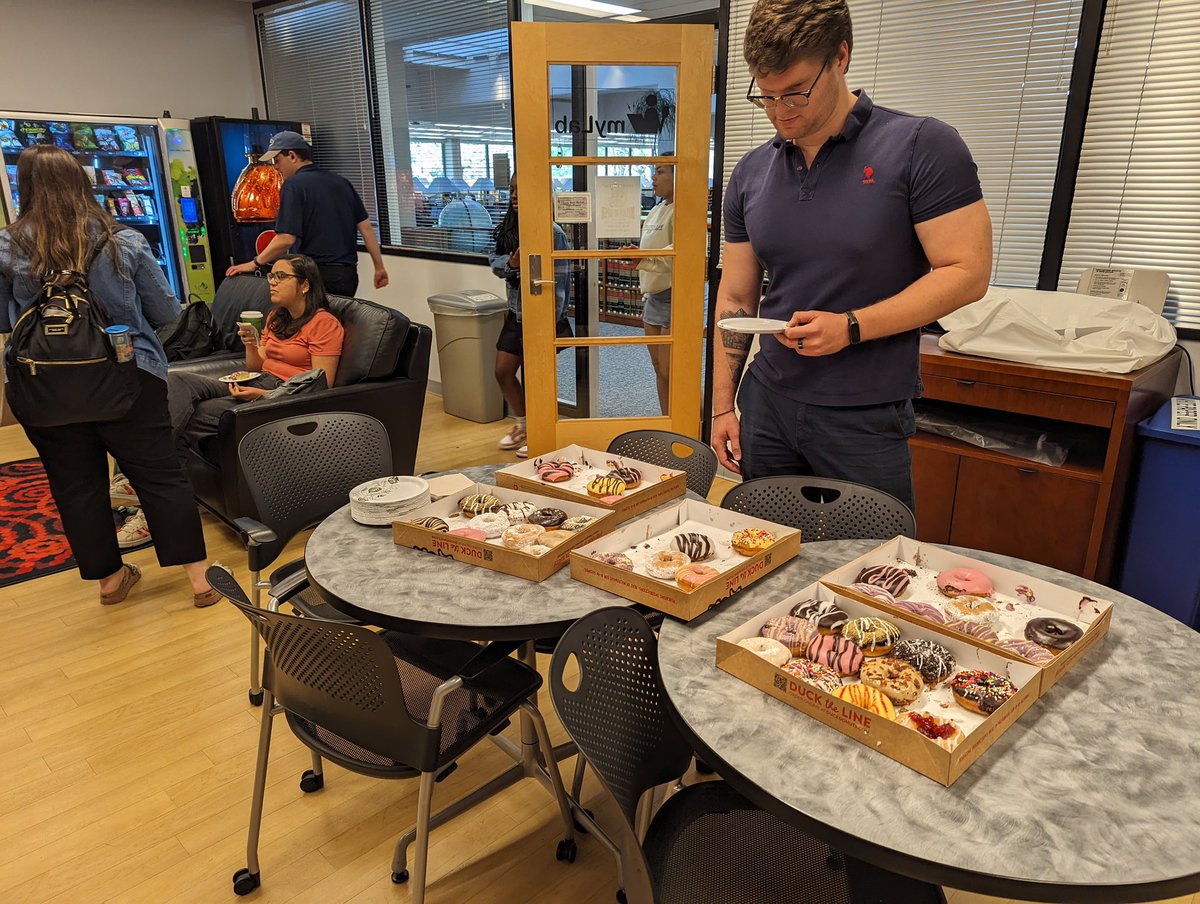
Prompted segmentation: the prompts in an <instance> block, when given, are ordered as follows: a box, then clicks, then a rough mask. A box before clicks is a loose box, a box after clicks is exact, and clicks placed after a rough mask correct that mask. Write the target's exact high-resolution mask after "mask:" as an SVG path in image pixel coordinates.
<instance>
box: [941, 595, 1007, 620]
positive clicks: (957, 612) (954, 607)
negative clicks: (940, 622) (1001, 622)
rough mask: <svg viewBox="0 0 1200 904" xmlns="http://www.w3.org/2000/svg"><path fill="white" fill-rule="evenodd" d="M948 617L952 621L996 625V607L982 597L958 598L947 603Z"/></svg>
mask: <svg viewBox="0 0 1200 904" xmlns="http://www.w3.org/2000/svg"><path fill="white" fill-rule="evenodd" d="M945 607H946V617H947V618H948V619H950V620H951V621H965V622H975V623H978V624H981V625H988V626H991V625H994V624H995V622H996V615H997V612H996V607H995V606H993V605H992V604H991V603H990V602H989V601H988V600H985V599H984V598H983V597H981V596H956V597H954V598H953V599H950V600H947V601H946V603H945Z"/></svg>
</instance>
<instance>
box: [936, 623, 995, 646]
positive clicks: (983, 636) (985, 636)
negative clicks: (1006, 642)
mask: <svg viewBox="0 0 1200 904" xmlns="http://www.w3.org/2000/svg"><path fill="white" fill-rule="evenodd" d="M946 627H947V628H949V629H950V630H951V631H957V632H958V633H959V634H966V635H967V637H974V638H975V639H976V640H981V641H983V642H984V643H996V642H997V641H998V640H999V639H1000V636H999V635H998V634H997V633H996V632H995V631H993V630H992V628H991V626H990V625H985V624H983V623H982V622H968V621H951V622H946Z"/></svg>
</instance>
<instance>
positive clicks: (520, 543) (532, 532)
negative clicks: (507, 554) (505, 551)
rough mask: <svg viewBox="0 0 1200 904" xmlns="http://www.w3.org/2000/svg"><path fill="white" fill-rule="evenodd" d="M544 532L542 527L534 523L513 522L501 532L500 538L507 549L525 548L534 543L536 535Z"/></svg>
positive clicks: (538, 535)
mask: <svg viewBox="0 0 1200 904" xmlns="http://www.w3.org/2000/svg"><path fill="white" fill-rule="evenodd" d="M545 532H546V529H545V528H544V527H539V526H538V525H536V524H514V525H513V526H512V527H510V528H508V529H507V530H505V531H504V533H503V534H501V539H502V540H503V541H504V545H505V546H507V547H508V548H509V549H525V548H526V547H527V546H532V545H533V544H534V543H536V542H537V539H538V537H540V536H541V535H542V534H544V533H545Z"/></svg>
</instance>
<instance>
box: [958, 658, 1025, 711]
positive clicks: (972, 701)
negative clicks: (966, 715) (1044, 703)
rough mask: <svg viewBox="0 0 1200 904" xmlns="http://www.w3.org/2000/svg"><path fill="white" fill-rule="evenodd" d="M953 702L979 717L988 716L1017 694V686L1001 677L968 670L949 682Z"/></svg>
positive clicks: (976, 670) (990, 673)
mask: <svg viewBox="0 0 1200 904" xmlns="http://www.w3.org/2000/svg"><path fill="white" fill-rule="evenodd" d="M950 690H951V691H953V693H954V702H955V703H957V704H958V705H959V706H961V707H962V708H963V709H969V710H970V711H971V712H973V713H979V714H980V715H981V716H990V715H991V714H992V713H994V712H995V711H996V710H998V709H999V708H1000V707H1001V706H1003V705H1004V704H1005V702H1007V700H1008V698H1009V697H1011V696H1012V695H1013V694H1015V693H1016V692H1017V686H1016V685H1015V684H1013V683H1012V682H1011V681H1010V680H1009V679H1007V678H1005V677H1004V676H1003V675H997V674H996V673H995V672H983V671H980V670H979V669H968V670H967V671H963V672H959V673H958V674H957V675H955V676H954V677H953V678H952V679H951V681H950Z"/></svg>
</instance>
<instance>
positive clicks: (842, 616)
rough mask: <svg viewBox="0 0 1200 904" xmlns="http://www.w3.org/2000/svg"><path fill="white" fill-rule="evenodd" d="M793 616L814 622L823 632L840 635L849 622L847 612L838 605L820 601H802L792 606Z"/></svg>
mask: <svg viewBox="0 0 1200 904" xmlns="http://www.w3.org/2000/svg"><path fill="white" fill-rule="evenodd" d="M791 614H792V615H794V616H796V618H803V619H806V620H807V621H810V622H812V623H813V624H814V625H816V626H817V627H818V628H820V629H821V630H822V631H828V632H830V633H833V634H840V633H841V632H842V628H844V627H845V626H846V622H847V621H849V619H850V616H848V615H847V614H846V612H845V610H843V609H842V607H841V606H839V605H837V603H833V602H824V603H823V602H821V601H820V600H801V601H800V602H798V603H796V605H794V606H792V611H791Z"/></svg>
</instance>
